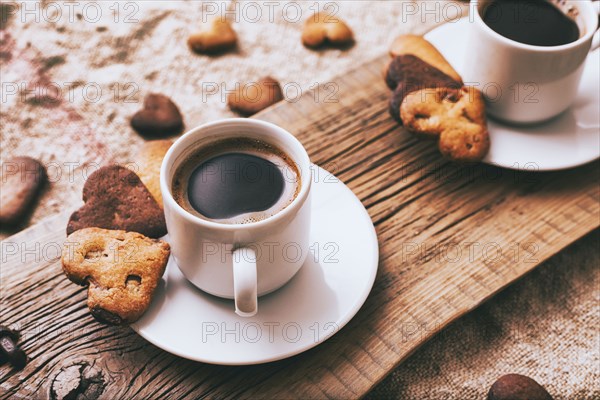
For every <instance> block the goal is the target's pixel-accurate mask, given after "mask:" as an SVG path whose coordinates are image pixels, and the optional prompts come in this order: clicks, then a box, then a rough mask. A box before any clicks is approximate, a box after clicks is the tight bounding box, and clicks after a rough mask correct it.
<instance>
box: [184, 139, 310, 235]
mask: <svg viewBox="0 0 600 400" xmlns="http://www.w3.org/2000/svg"><path fill="white" fill-rule="evenodd" d="M299 189H300V174H299V172H298V168H297V166H296V165H295V164H294V162H293V161H292V160H291V158H290V157H289V156H288V155H287V154H286V153H285V152H284V151H283V150H281V149H279V148H277V147H275V146H273V145H271V144H268V143H266V142H263V141H261V140H255V139H249V138H243V137H240V138H229V139H221V140H219V141H216V142H213V143H210V144H206V145H203V146H201V147H200V148H199V149H198V150H197V151H195V152H192V154H191V155H189V156H188V157H187V158H186V159H185V160H184V161H183V162H182V163H181V165H180V166H179V167H178V168H177V169H176V171H175V175H174V177H173V183H172V193H173V197H174V199H175V201H177V203H179V205H181V206H182V207H183V208H184V209H185V210H187V211H188V212H190V213H191V214H194V215H196V216H198V217H200V218H202V219H206V220H210V221H215V222H220V223H226V224H245V223H250V222H257V221H261V220H263V219H266V218H269V217H271V216H273V215H275V214H277V213H278V212H280V211H281V210H283V209H284V208H285V207H287V206H288V205H289V204H290V203H291V202H292V201H293V200H294V199H295V198H296V196H297V194H298V191H299Z"/></svg>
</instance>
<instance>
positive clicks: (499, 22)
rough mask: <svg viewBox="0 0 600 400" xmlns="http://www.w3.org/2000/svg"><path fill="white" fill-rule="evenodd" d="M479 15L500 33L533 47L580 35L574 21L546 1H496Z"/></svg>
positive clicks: (556, 43) (563, 42)
mask: <svg viewBox="0 0 600 400" xmlns="http://www.w3.org/2000/svg"><path fill="white" fill-rule="evenodd" d="M482 18H483V21H484V22H485V23H486V25H487V26H489V27H490V28H492V29H493V30H494V31H496V32H497V33H499V34H500V35H502V36H504V37H506V38H508V39H511V40H514V41H516V42H520V43H524V44H529V45H533V46H561V45H564V44H568V43H572V42H575V41H576V40H577V39H579V36H580V32H579V27H578V26H577V23H576V22H575V21H574V20H573V19H571V18H570V17H569V16H567V15H566V14H565V13H563V12H562V11H561V10H560V9H559V8H558V7H557V6H556V5H554V4H553V3H551V2H550V1H547V0H496V1H493V2H491V3H490V4H489V5H488V6H486V8H485V10H484V12H483V15H482Z"/></svg>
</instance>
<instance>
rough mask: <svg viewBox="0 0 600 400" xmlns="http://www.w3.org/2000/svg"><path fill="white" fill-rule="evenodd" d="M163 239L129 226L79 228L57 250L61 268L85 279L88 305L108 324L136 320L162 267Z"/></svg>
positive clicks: (80, 281)
mask: <svg viewBox="0 0 600 400" xmlns="http://www.w3.org/2000/svg"><path fill="white" fill-rule="evenodd" d="M170 253H171V250H170V247H169V244H168V243H166V242H163V241H161V240H154V239H149V238H147V237H145V236H144V235H141V234H139V233H135V232H125V231H113V230H106V229H99V228H86V229H81V230H79V231H77V232H75V233H73V234H71V235H70V236H69V237H67V240H66V242H65V245H64V247H63V252H62V257H61V261H62V267H63V271H64V272H65V274H66V275H67V277H68V278H69V280H71V281H72V282H74V283H77V284H79V285H88V308H89V309H90V312H91V313H92V315H93V316H94V317H95V318H96V319H98V320H100V321H102V322H106V323H109V324H114V325H119V324H123V323H131V322H135V321H136V320H138V319H139V318H140V317H141V316H142V314H143V313H144V312H145V311H146V309H147V308H148V306H149V305H150V301H151V300H152V295H153V294H154V290H155V289H156V286H157V285H158V281H159V280H160V278H161V277H162V275H163V274H164V272H165V268H166V266H167V261H168V259H169V254H170Z"/></svg>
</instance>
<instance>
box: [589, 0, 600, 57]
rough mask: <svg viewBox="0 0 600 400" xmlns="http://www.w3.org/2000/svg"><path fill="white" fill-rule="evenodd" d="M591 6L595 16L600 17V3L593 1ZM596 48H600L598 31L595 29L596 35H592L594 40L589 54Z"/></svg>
mask: <svg viewBox="0 0 600 400" xmlns="http://www.w3.org/2000/svg"><path fill="white" fill-rule="evenodd" d="M592 4H593V5H594V9H595V10H596V14H598V15H600V1H594V2H593V3H592ZM598 47H600V29H596V33H594V39H593V40H592V47H591V48H590V52H591V51H594V50H596V49H597V48H598Z"/></svg>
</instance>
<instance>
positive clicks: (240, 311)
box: [233, 247, 258, 317]
mask: <svg viewBox="0 0 600 400" xmlns="http://www.w3.org/2000/svg"><path fill="white" fill-rule="evenodd" d="M233 293H234V299H235V313H236V314H237V315H239V316H240V317H252V316H254V315H256V313H257V312H258V296H257V280H256V252H255V251H254V249H251V248H249V247H241V248H238V249H236V250H234V251H233Z"/></svg>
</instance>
